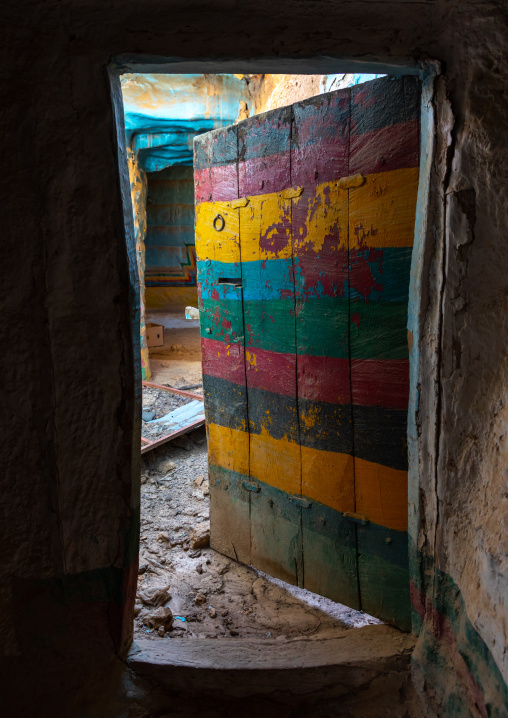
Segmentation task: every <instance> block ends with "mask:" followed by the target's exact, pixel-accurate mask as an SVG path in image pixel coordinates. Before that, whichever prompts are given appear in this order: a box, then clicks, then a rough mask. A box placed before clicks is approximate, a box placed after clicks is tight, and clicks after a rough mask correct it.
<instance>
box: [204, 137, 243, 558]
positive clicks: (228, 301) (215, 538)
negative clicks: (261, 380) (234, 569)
mask: <svg viewBox="0 0 508 718" xmlns="http://www.w3.org/2000/svg"><path fill="white" fill-rule="evenodd" d="M237 156H238V153H237V129H236V127H228V128H222V129H220V130H216V131H214V132H211V133H207V134H206V135H203V136H200V137H197V138H196V139H195V142H194V158H195V187H196V257H197V269H198V296H199V307H200V325H201V351H202V362H203V392H204V400H205V411H206V417H207V433H208V462H209V482H210V524H211V525H210V543H211V545H212V547H214V548H216V549H217V550H218V551H220V552H221V553H224V554H226V555H227V556H230V557H231V558H234V559H237V560H240V561H243V562H245V563H250V501H249V496H248V495H246V494H245V492H244V490H243V488H242V486H241V480H242V478H243V477H244V476H245V475H248V464H249V462H248V453H249V435H248V417H247V407H246V394H245V353H244V331H243V310H242V299H241V286H239V285H240V284H241V277H242V270H241V261H240V235H239V227H240V224H239V215H238V212H239V210H238V209H236V208H234V207H232V205H231V202H232V201H233V200H235V199H238V162H237ZM224 280H233V281H232V282H225V281H224Z"/></svg>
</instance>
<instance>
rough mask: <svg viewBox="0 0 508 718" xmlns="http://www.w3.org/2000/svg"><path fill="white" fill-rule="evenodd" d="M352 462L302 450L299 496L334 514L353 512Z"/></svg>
mask: <svg viewBox="0 0 508 718" xmlns="http://www.w3.org/2000/svg"><path fill="white" fill-rule="evenodd" d="M353 465H354V459H353V457H352V456H350V455H349V454H338V453H336V452H335V451H320V450H318V449H310V448H309V447H307V446H302V494H303V495H304V496H308V497H309V498H310V499H314V500H315V501H319V503H321V504H325V506H331V508H332V509H336V510H337V511H354V507H355V484H354V473H353Z"/></svg>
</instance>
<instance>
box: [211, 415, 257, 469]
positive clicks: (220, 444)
mask: <svg viewBox="0 0 508 718" xmlns="http://www.w3.org/2000/svg"><path fill="white" fill-rule="evenodd" d="M208 461H209V463H210V464H213V465H214V466H222V468H224V469H229V470H230V471H236V472H237V473H238V474H243V475H244V476H248V475H249V434H248V433H247V432H246V431H238V430H237V429H228V428H227V427H226V426H219V425H218V424H208Z"/></svg>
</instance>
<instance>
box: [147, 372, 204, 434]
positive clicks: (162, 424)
mask: <svg viewBox="0 0 508 718" xmlns="http://www.w3.org/2000/svg"><path fill="white" fill-rule="evenodd" d="M200 418H201V419H203V420H204V408H203V402H202V401H200V400H198V399H192V398H191V397H189V396H181V395H180V394H172V393H170V392H167V391H164V390H163V389H156V388H154V387H150V386H144V385H143V410H142V424H141V436H142V437H143V438H144V439H148V440H149V441H155V440H156V439H159V438H161V437H162V436H166V435H167V434H170V433H172V432H174V431H177V430H179V429H180V428H182V427H183V426H185V425H186V424H191V423H193V422H195V421H198V420H199V419H200ZM164 419H166V420H164Z"/></svg>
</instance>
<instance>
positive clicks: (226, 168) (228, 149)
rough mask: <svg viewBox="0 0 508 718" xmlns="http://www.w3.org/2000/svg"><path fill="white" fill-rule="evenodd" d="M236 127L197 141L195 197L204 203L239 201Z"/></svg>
mask: <svg viewBox="0 0 508 718" xmlns="http://www.w3.org/2000/svg"><path fill="white" fill-rule="evenodd" d="M237 142H238V140H237V127H236V125H231V126H229V127H221V128H219V129H217V130H212V131H211V132H207V133H206V134H204V135H198V136H197V137H196V138H195V139H194V193H195V201H196V205H198V204H200V203H201V202H217V201H228V200H232V199H237V198H238V146H237Z"/></svg>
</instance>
